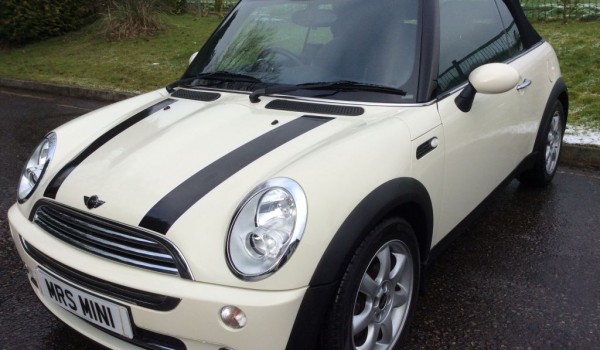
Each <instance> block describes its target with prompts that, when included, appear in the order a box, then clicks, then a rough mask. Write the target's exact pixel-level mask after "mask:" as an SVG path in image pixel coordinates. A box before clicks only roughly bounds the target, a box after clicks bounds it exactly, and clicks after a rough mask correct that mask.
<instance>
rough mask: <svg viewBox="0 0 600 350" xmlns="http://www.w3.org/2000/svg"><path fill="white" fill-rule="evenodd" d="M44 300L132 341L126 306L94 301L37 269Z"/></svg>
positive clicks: (97, 299)
mask: <svg viewBox="0 0 600 350" xmlns="http://www.w3.org/2000/svg"><path fill="white" fill-rule="evenodd" d="M37 275H38V283H39V286H40V288H41V290H42V294H43V295H44V298H46V299H47V300H49V301H51V302H53V303H54V304H56V305H58V306H60V307H62V308H63V309H65V310H67V311H69V312H71V313H73V314H75V315H77V316H79V317H81V318H83V319H84V320H86V321H89V322H92V323H93V324H96V325H98V326H100V327H102V328H104V329H108V330H109V331H112V332H115V333H117V334H120V335H122V336H124V337H127V338H129V339H131V338H133V332H132V331H131V322H130V321H129V311H128V309H127V308H126V307H124V306H121V305H118V304H115V303H113V302H111V301H108V300H105V299H102V298H98V297H96V296H94V295H91V294H90V293H87V292H84V291H82V290H80V289H78V288H75V287H73V286H71V285H70V284H67V283H65V282H63V281H61V280H59V279H57V278H55V277H53V276H51V275H49V274H48V273H46V272H45V271H44V270H42V269H39V268H38V269H37Z"/></svg>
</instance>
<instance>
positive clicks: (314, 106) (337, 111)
mask: <svg viewBox="0 0 600 350" xmlns="http://www.w3.org/2000/svg"><path fill="white" fill-rule="evenodd" d="M265 108H267V109H278V110H281V111H291V112H302V113H315V114H332V115H343V116H350V117H355V116H359V115H362V114H363V113H365V110H364V109H363V108H362V107H353V106H338V105H328V104H321V103H306V102H297V101H288V100H273V101H271V102H269V103H268V104H267V105H266V106H265Z"/></svg>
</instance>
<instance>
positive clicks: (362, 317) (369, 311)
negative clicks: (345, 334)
mask: <svg viewBox="0 0 600 350" xmlns="http://www.w3.org/2000/svg"><path fill="white" fill-rule="evenodd" d="M373 321H374V320H373V304H372V303H368V305H365V309H364V310H363V312H361V313H360V314H358V315H355V316H354V317H352V335H356V334H358V333H360V332H362V331H363V330H364V329H365V328H367V327H369V325H370V324H371V323H373Z"/></svg>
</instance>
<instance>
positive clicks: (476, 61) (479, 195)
mask: <svg viewBox="0 0 600 350" xmlns="http://www.w3.org/2000/svg"><path fill="white" fill-rule="evenodd" d="M502 6H504V8H503V9H502V11H501V10H500V9H501V7H502ZM501 13H503V14H504V16H507V17H506V20H505V22H506V23H507V24H508V26H509V28H508V30H507V26H506V25H505V24H504V22H503V20H502V16H501ZM439 14H440V60H439V61H440V62H439V75H438V111H439V113H440V117H441V120H442V125H443V128H444V137H445V142H446V155H445V163H444V169H445V170H444V191H443V195H442V205H441V216H440V221H439V227H440V229H441V232H448V231H449V230H451V229H452V228H454V227H455V226H456V225H457V224H458V223H460V221H461V220H462V219H463V218H464V217H465V216H466V215H468V214H469V213H470V212H471V211H472V210H473V209H475V207H476V206H477V205H479V204H480V203H481V202H482V201H483V199H485V197H486V196H487V195H489V194H490V193H491V192H492V191H493V190H494V188H496V187H497V186H498V185H499V184H500V183H501V182H502V181H503V180H504V179H505V178H506V177H507V176H508V175H509V174H510V173H511V172H512V171H513V170H514V169H515V168H516V167H517V166H518V164H519V163H520V162H521V160H522V159H523V158H524V157H525V156H526V155H527V154H528V153H529V152H531V149H532V145H533V140H532V138H534V137H535V132H536V130H537V125H535V119H539V116H538V117H536V116H534V115H533V113H531V111H530V110H529V109H530V106H528V103H526V100H527V99H526V98H524V94H525V93H526V90H527V89H529V85H530V80H524V79H527V78H526V77H527V73H528V72H527V65H526V64H524V63H523V62H525V60H521V61H520V62H517V61H518V60H515V58H516V57H517V56H519V55H520V54H521V52H522V51H523V50H522V47H523V46H522V43H521V41H520V40H519V36H518V29H517V28H516V26H515V25H514V20H513V21H510V19H511V17H510V13H508V10H507V9H506V7H505V5H504V3H503V2H502V1H498V3H497V2H496V1H495V0H439ZM510 22H512V24H511V23H510ZM491 62H507V63H509V64H511V65H512V66H513V67H514V68H516V69H517V71H519V73H520V74H521V83H520V84H519V85H518V87H519V89H517V88H514V89H511V90H509V91H508V92H505V93H500V94H493V95H492V94H482V93H477V94H476V96H475V100H474V102H473V105H472V108H471V110H470V111H468V112H463V111H461V110H460V109H459V108H458V107H457V106H456V103H455V101H454V100H455V98H456V97H457V96H458V94H459V93H460V92H461V91H462V90H463V88H464V87H465V84H466V82H467V79H468V75H469V73H470V72H471V71H472V70H473V69H475V68H477V67H479V66H481V65H483V64H486V63H491ZM538 123H539V121H538Z"/></svg>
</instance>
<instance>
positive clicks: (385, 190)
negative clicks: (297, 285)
mask: <svg viewBox="0 0 600 350" xmlns="http://www.w3.org/2000/svg"><path fill="white" fill-rule="evenodd" d="M405 208H410V210H409V211H407V212H403V211H402V210H403V209H405ZM415 208H418V210H419V213H418V214H419V215H421V216H422V217H421V218H418V220H420V221H421V224H419V226H420V227H419V229H418V230H417V229H416V230H415V231H416V232H415V233H416V235H417V240H418V241H419V249H420V255H421V262H425V261H426V260H427V257H428V253H429V250H430V247H431V239H432V233H433V206H432V203H431V198H430V196H429V193H428V192H427V189H426V188H425V186H424V185H423V184H422V183H421V182H419V181H418V180H416V179H413V178H408V177H403V178H396V179H392V180H390V181H388V182H385V183H383V184H382V185H380V186H379V187H377V188H376V189H374V190H373V191H372V192H371V193H369V194H368V195H367V196H366V197H365V198H364V199H363V200H362V201H361V202H360V203H359V204H358V205H357V206H356V207H355V208H354V209H353V210H352V212H351V213H350V215H348V217H347V218H346V220H345V221H344V223H343V224H342V225H341V226H340V228H339V229H338V231H337V232H336V234H335V235H334V237H333V239H332V240H331V242H330V243H329V246H328V247H327V249H326V250H325V253H324V254H323V256H322V257H321V260H320V261H319V264H318V265H317V269H316V270H315V272H314V274H313V276H312V278H311V281H310V286H309V288H308V289H307V291H306V294H305V296H304V298H303V300H302V304H301V305H300V309H299V310H298V313H297V315H296V320H295V321H294V326H293V328H292V331H291V334H290V337H289V340H288V344H287V347H286V350H296V349H297V350H300V349H318V342H319V333H320V329H321V326H322V324H323V322H324V321H325V318H326V316H327V313H326V312H317V313H315V310H327V309H329V307H330V306H331V303H332V300H333V298H334V297H335V292H336V290H337V288H338V284H339V281H340V278H341V277H342V275H343V273H344V270H345V267H346V265H347V264H348V263H349V261H350V259H351V257H352V254H353V253H354V251H355V250H356V248H357V247H358V246H359V245H360V243H361V241H362V240H363V239H364V237H365V236H366V235H367V234H368V233H369V231H370V230H371V229H372V228H373V227H375V226H376V225H377V223H379V222H381V221H382V220H383V219H385V218H386V217H388V216H390V215H400V216H403V217H404V218H405V219H406V220H407V221H408V222H409V223H411V224H413V225H414V223H415V220H416V219H417V218H415V217H414V215H413V214H416V213H414V212H411V210H414V209H415Z"/></svg>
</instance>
